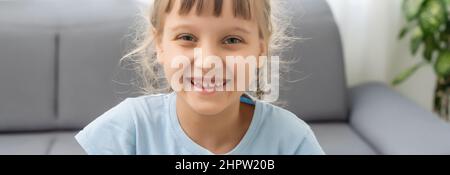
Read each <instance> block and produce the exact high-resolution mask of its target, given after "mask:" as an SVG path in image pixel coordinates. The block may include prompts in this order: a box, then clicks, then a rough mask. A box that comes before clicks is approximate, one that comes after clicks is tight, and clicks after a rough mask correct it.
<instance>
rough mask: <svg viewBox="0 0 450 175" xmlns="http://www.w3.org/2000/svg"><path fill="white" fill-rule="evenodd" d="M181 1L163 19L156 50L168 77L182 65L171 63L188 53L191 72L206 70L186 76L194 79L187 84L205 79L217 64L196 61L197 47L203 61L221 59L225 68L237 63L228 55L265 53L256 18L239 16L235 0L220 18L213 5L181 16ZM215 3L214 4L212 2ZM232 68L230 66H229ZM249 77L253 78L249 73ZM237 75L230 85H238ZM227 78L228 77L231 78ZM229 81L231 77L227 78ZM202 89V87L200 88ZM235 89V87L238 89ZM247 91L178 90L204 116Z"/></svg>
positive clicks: (226, 6)
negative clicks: (212, 65) (215, 14)
mask: <svg viewBox="0 0 450 175" xmlns="http://www.w3.org/2000/svg"><path fill="white" fill-rule="evenodd" d="M180 4H181V3H180V1H176V3H175V4H174V8H173V9H174V10H172V11H171V12H170V13H168V14H167V15H166V16H165V19H164V20H163V21H164V22H163V23H164V25H163V28H162V31H161V32H159V33H156V35H157V36H159V37H157V42H156V48H157V49H156V50H157V57H158V61H159V63H160V64H162V65H163V67H164V71H165V75H166V78H167V80H168V81H169V82H170V80H171V79H172V77H173V76H174V74H175V73H176V72H179V71H180V69H182V68H181V67H178V68H172V66H171V64H172V62H173V61H174V59H176V57H177V56H180V55H182V56H185V57H187V58H189V59H190V68H191V71H192V72H194V71H200V72H203V76H200V77H198V76H197V77H195V76H194V74H192V77H183V78H182V79H184V80H186V79H188V80H192V81H184V82H183V83H189V84H193V83H194V82H195V81H197V82H198V80H200V81H201V80H202V79H203V81H205V79H204V78H205V74H206V73H207V72H209V71H211V70H212V69H214V67H207V66H206V65H205V64H197V63H196V64H194V62H195V61H196V60H195V59H194V48H201V49H202V58H203V63H204V62H207V61H208V58H207V57H208V56H217V57H219V58H221V59H220V60H221V61H222V63H223V65H224V72H225V69H235V66H230V65H226V64H225V60H226V57H227V56H243V57H244V58H245V57H247V56H254V57H256V58H258V57H259V56H260V55H264V54H265V48H264V41H263V39H262V38H260V35H259V30H258V24H257V22H256V20H245V19H241V18H237V17H235V16H234V14H233V10H232V1H223V4H222V5H223V6H222V9H223V10H222V13H221V15H220V16H219V17H217V16H214V15H213V8H214V7H213V5H209V6H206V7H205V8H204V10H203V13H201V14H197V13H196V10H191V12H189V13H188V14H187V15H179V13H178V10H175V9H179V8H180ZM210 4H212V3H210ZM227 67H228V68H227ZM182 71H183V70H182ZM245 75H246V76H247V80H251V79H253V78H255V77H251V76H250V75H248V73H246V74H245ZM236 76H237V75H236V74H235V75H232V76H231V77H232V80H231V82H228V83H226V84H225V86H229V85H231V84H236V79H237V77H236ZM231 77H227V78H231ZM223 81H224V82H226V81H227V80H223ZM224 88H225V87H224ZM200 89H201V88H200ZM234 89H235V88H234ZM242 94H243V91H236V90H234V91H213V92H205V91H201V90H200V91H187V90H181V91H178V92H177V97H178V98H181V99H182V100H183V101H184V102H185V103H186V104H188V105H189V107H190V108H191V109H193V110H194V111H195V112H196V113H198V114H201V115H215V114H219V113H220V112H222V111H224V110H225V109H227V107H229V106H231V105H232V104H236V103H238V102H239V98H240V96H241V95H242Z"/></svg>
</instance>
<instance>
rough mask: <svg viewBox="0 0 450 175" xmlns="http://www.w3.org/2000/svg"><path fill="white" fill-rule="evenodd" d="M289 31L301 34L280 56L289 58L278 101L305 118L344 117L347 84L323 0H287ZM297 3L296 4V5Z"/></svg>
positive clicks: (335, 31) (333, 26) (335, 34)
mask: <svg viewBox="0 0 450 175" xmlns="http://www.w3.org/2000/svg"><path fill="white" fill-rule="evenodd" d="M287 2H288V3H286V5H287V6H289V7H287V9H289V10H287V11H288V13H293V14H290V16H293V17H292V19H291V20H292V25H293V27H294V31H293V33H294V34H295V35H294V36H295V37H299V38H301V40H300V42H295V43H294V44H293V45H292V48H289V49H286V50H285V51H284V52H283V53H284V54H283V55H281V57H280V58H281V59H285V60H286V59H287V60H292V59H295V61H296V62H295V63H294V64H292V65H291V67H290V69H289V72H287V74H286V75H282V76H284V79H289V80H299V79H301V81H297V82H287V81H281V82H280V83H282V86H281V88H280V89H281V92H280V99H281V101H285V102H287V107H286V108H287V109H289V110H290V111H292V112H294V113H296V114H297V115H298V116H299V117H300V118H302V119H303V120H306V121H310V122H311V121H343V120H345V119H347V111H348V107H347V94H346V93H347V87H346V81H345V72H344V65H343V64H344V63H343V58H342V57H343V54H342V46H341V39H340V35H339V30H338V28H337V26H336V23H335V22H334V18H333V14H332V13H331V10H330V8H329V7H328V5H327V4H326V1H323V0H301V1H299V0H289V1H287ZM299 7H300V8H299Z"/></svg>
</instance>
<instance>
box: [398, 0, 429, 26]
mask: <svg viewBox="0 0 450 175" xmlns="http://www.w3.org/2000/svg"><path fill="white" fill-rule="evenodd" d="M424 2H425V0H403V5H402V8H403V13H404V15H405V17H406V19H408V21H412V20H413V19H414V18H415V17H416V16H417V15H418V14H419V12H420V9H421V7H422V5H423V3H424Z"/></svg>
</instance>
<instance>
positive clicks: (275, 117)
mask: <svg viewBox="0 0 450 175" xmlns="http://www.w3.org/2000/svg"><path fill="white" fill-rule="evenodd" d="M259 103H260V107H261V109H260V110H261V114H262V115H263V119H264V123H267V124H270V125H271V126H272V127H274V128H277V129H279V130H280V132H283V134H287V135H296V136H304V135H306V134H308V132H310V127H309V126H308V124H307V123H306V122H304V121H303V120H302V119H300V118H299V117H298V116H297V115H295V114H294V113H292V112H290V111H288V110H286V109H283V108H281V107H279V106H275V105H273V104H270V103H265V102H259Z"/></svg>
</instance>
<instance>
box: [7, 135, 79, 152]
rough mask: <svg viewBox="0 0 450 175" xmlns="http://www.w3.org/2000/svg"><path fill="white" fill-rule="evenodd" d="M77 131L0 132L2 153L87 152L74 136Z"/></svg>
mask: <svg viewBox="0 0 450 175" xmlns="http://www.w3.org/2000/svg"><path fill="white" fill-rule="evenodd" d="M76 133H77V132H70V131H64V132H63V131H61V132H34V133H11V134H6V133H3V134H0V155H1V154H9V155H17V154H19V155H30V154H31V155H46V154H85V153H84V151H83V149H82V148H81V147H80V146H79V145H78V143H77V142H76V140H75V138H74V136H75V134H76Z"/></svg>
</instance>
